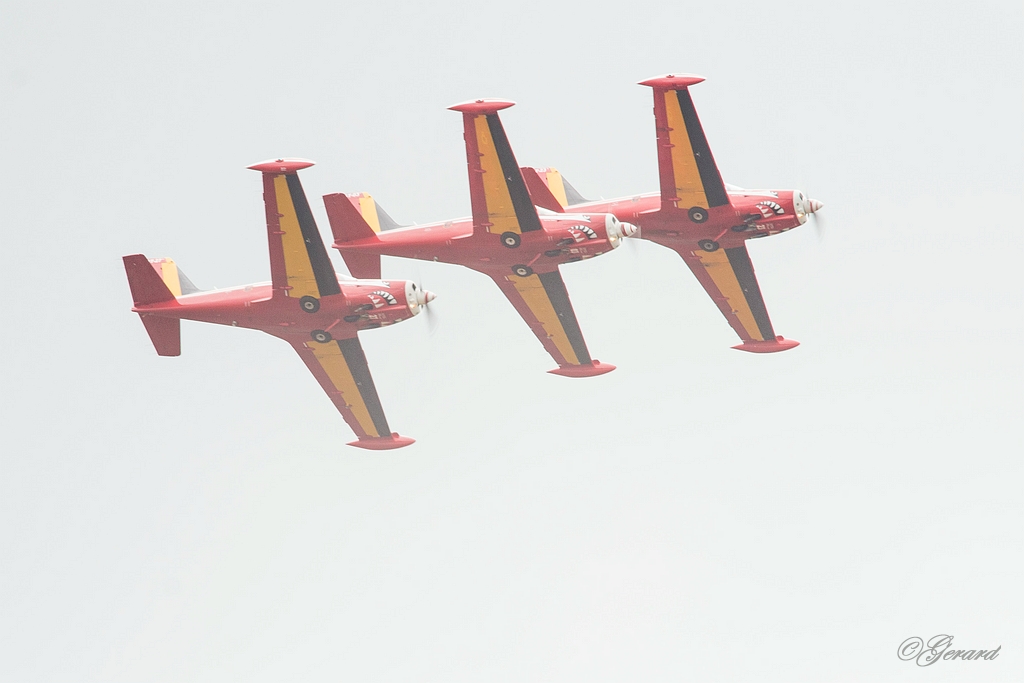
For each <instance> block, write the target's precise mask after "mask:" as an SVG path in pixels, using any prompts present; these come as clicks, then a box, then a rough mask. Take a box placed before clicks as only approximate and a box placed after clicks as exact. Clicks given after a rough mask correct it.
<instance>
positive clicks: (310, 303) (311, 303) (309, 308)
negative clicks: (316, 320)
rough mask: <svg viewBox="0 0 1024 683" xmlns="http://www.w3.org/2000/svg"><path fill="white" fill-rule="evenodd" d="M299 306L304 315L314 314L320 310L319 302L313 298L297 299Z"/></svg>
mask: <svg viewBox="0 0 1024 683" xmlns="http://www.w3.org/2000/svg"><path fill="white" fill-rule="evenodd" d="M299 305H300V306H302V310H304V311H305V312H306V313H316V312H317V311H319V310H320V301H319V300H318V299H317V298H316V297H314V296H304V297H302V298H301V299H299Z"/></svg>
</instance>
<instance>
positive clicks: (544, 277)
mask: <svg viewBox="0 0 1024 683" xmlns="http://www.w3.org/2000/svg"><path fill="white" fill-rule="evenodd" d="M538 277H540V283H541V284H542V285H544V291H545V292H547V295H548V300H550V301H551V307H552V308H554V309H555V313H557V314H558V321H559V322H560V323H562V329H564V330H565V336H566V338H568V340H569V344H570V345H572V350H573V351H575V352H576V360H578V361H579V363H580V365H589V364H590V363H591V362H592V361H591V359H590V352H589V351H588V350H587V343H586V342H585V341H583V331H582V330H581V329H580V324H579V321H577V320H576V313H575V312H573V310H572V303H570V301H569V293H568V292H567V291H565V283H564V282H562V276H561V274H560V273H559V272H558V271H557V270H556V271H554V272H551V273H538Z"/></svg>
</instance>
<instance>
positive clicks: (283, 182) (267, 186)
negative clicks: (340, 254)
mask: <svg viewBox="0 0 1024 683" xmlns="http://www.w3.org/2000/svg"><path fill="white" fill-rule="evenodd" d="M312 165H313V163H312V162H310V161H303V160H298V159H296V160H287V159H285V160H279V161H278V162H262V163H260V164H255V165H253V166H250V167H249V168H251V169H253V170H257V171H261V172H262V173H263V201H264V204H265V207H266V213H267V239H268V243H269V247H270V275H271V280H272V281H273V287H274V296H286V297H291V298H296V299H302V298H303V297H312V298H314V299H320V298H321V297H324V296H328V295H331V294H338V293H339V292H340V291H341V289H340V288H339V286H338V278H337V275H335V272H334V266H333V265H332V264H331V259H330V257H329V256H328V255H327V248H326V247H325V246H324V241H323V238H322V237H321V236H320V231H319V230H318V229H317V227H316V221H315V220H314V219H313V212H312V211H311V210H310V208H309V202H308V201H307V199H306V194H305V192H304V191H303V189H302V183H301V182H300V181H299V176H298V171H299V170H301V169H303V168H308V167H309V166H312Z"/></svg>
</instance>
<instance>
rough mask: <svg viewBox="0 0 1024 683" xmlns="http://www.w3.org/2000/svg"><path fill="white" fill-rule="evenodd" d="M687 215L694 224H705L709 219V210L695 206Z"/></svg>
mask: <svg viewBox="0 0 1024 683" xmlns="http://www.w3.org/2000/svg"><path fill="white" fill-rule="evenodd" d="M687 215H688V216H689V217H690V220H691V221H693V222H694V223H703V222H704V221H706V220H707V219H708V210H707V209H705V208H703V207H701V206H695V207H693V208H692V209H690V210H689V211H688V212H687Z"/></svg>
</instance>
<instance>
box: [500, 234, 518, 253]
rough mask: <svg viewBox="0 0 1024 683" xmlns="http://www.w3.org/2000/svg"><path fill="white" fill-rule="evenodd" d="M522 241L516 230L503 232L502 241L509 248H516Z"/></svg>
mask: <svg viewBox="0 0 1024 683" xmlns="http://www.w3.org/2000/svg"><path fill="white" fill-rule="evenodd" d="M521 242H522V240H521V239H520V237H519V235H517V234H516V233H514V232H503V233H501V243H502V244H504V245H505V246H506V247H508V248H509V249H515V248H516V247H518V246H519V244H520V243H521Z"/></svg>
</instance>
